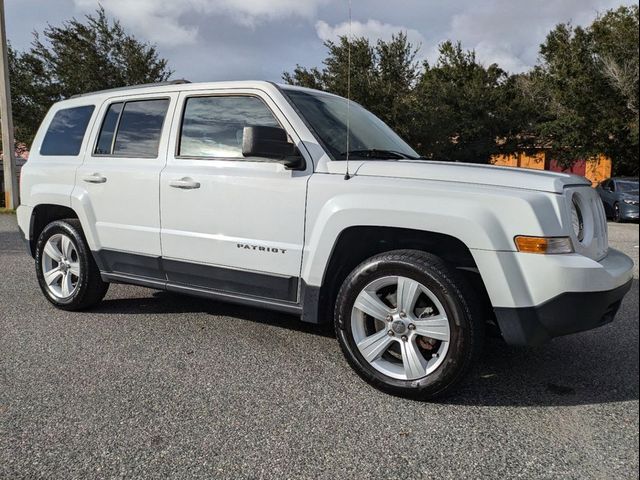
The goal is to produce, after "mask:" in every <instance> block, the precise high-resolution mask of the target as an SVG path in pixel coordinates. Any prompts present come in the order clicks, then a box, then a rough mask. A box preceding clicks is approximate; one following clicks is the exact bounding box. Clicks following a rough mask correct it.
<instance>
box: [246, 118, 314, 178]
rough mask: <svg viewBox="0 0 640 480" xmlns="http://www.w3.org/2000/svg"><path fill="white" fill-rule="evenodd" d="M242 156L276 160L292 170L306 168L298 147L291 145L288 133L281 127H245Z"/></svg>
mask: <svg viewBox="0 0 640 480" xmlns="http://www.w3.org/2000/svg"><path fill="white" fill-rule="evenodd" d="M242 155H243V156H244V157H260V158H271V159H275V160H278V161H279V162H281V163H283V164H284V165H285V166H286V167H287V168H290V169H300V168H303V166H304V160H303V159H302V156H301V155H300V153H299V152H298V151H297V149H296V147H295V146H294V145H293V144H292V143H289V139H288V137H287V132H286V131H285V130H284V129H282V128H279V127H267V126H250V127H244V130H243V132H242Z"/></svg>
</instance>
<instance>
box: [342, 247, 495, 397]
mask: <svg viewBox="0 0 640 480" xmlns="http://www.w3.org/2000/svg"><path fill="white" fill-rule="evenodd" d="M479 312H481V309H480V308H478V302H477V301H476V299H475V295H474V293H473V291H472V290H471V288H470V287H469V286H468V284H467V283H466V281H465V279H464V278H463V277H462V276H461V275H460V273H459V272H458V271H456V270H455V269H454V268H451V267H449V266H448V265H447V264H445V263H444V262H443V261H442V260H441V259H440V258H438V257H436V256H434V255H431V254H428V253H425V252H421V251H416V250H396V251H392V252H387V253H383V254H380V255H376V256H374V257H372V258H370V259H368V260H366V261H364V262H363V263H362V264H360V265H359V266H358V267H356V268H355V270H353V272H351V274H350V275H349V276H348V277H347V278H346V280H345V281H344V283H343V285H342V287H341V289H340V292H339V294H338V297H337V300H336V307H335V316H334V323H335V329H336V335H337V338H338V341H339V343H340V347H341V348H342V351H343V353H344V355H345V357H346V358H347V361H348V362H349V364H350V365H351V366H352V367H353V368H354V370H355V371H356V372H357V373H358V374H359V375H360V376H361V377H362V378H363V379H364V380H366V381H367V382H368V383H370V384H371V385H373V386H374V387H376V388H378V389H380V390H382V391H385V392H388V393H391V394H395V395H400V396H403V397H409V398H417V399H431V398H435V397H437V396H442V395H444V394H446V393H448V392H450V391H451V390H452V389H453V388H454V387H455V386H456V384H457V383H458V382H459V381H460V380H461V379H462V378H463V377H464V375H465V374H466V373H467V372H468V370H469V368H470V367H471V366H472V365H473V364H474V362H475V360H476V358H477V357H478V355H479V353H480V350H481V346H482V342H483V339H484V322H483V319H482V318H481V315H480V314H479Z"/></svg>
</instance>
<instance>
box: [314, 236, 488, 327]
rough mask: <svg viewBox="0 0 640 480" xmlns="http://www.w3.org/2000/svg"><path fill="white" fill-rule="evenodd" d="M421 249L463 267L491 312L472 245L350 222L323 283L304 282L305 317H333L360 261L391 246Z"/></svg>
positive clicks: (323, 319) (338, 240) (320, 320)
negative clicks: (339, 296) (346, 281)
mask: <svg viewBox="0 0 640 480" xmlns="http://www.w3.org/2000/svg"><path fill="white" fill-rule="evenodd" d="M401 249H409V250H420V251H424V252H428V253H432V254H434V255H436V256H438V257H440V258H442V259H443V260H444V261H445V262H447V263H448V264H450V265H452V266H454V267H455V268H457V269H458V270H460V271H461V272H462V273H463V274H464V276H465V278H467V280H468V281H469V282H470V283H471V284H472V286H473V288H474V289H475V290H476V291H477V292H478V297H480V300H481V301H482V302H483V305H484V307H485V309H486V312H487V314H488V315H492V314H493V310H492V308H491V301H490V300H489V295H488V293H487V290H486V287H485V285H484V282H483V280H482V278H481V276H480V273H479V271H478V267H477V265H476V262H475V260H474V258H473V255H472V253H471V250H470V249H469V247H468V246H467V245H466V244H465V243H464V242H463V241H461V240H460V239H458V238H456V237H454V236H451V235H447V234H443V233H438V232H431V231H424V230H416V229H410V228H400V227H386V226H351V227H348V228H345V229H344V230H342V231H341V232H340V234H339V235H338V237H337V238H336V240H335V242H334V245H333V248H332V250H331V254H330V255H329V259H328V261H327V263H326V265H325V268H324V273H323V276H322V282H321V286H320V287H310V286H307V285H305V289H304V296H303V309H304V313H303V320H305V321H308V322H312V323H326V322H328V321H330V318H331V313H332V306H333V303H334V301H335V299H336V297H337V294H338V291H339V289H340V286H341V285H342V283H343V281H344V279H345V278H346V277H347V275H348V274H349V273H350V272H351V271H352V270H353V269H354V268H355V267H356V266H357V265H359V264H360V263H361V262H363V261H364V260H366V259H367V258H370V257H372V256H374V255H377V254H379V253H383V252H387V251H392V250H401Z"/></svg>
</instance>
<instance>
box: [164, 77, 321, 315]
mask: <svg viewBox="0 0 640 480" xmlns="http://www.w3.org/2000/svg"><path fill="white" fill-rule="evenodd" d="M178 109H179V111H180V113H181V115H180V118H181V121H180V122H176V125H175V126H174V129H173V131H172V133H171V143H170V145H169V153H168V159H167V166H166V168H165V169H164V170H163V172H162V175H161V180H160V203H161V212H162V230H161V232H162V233H161V239H162V256H163V266H164V269H165V272H166V274H167V278H168V280H169V281H170V282H172V283H174V284H181V285H185V286H186V285H190V286H195V287H200V288H205V289H211V290H216V291H222V292H229V293H233V294H243V295H252V296H257V297H263V298H269V299H276V300H282V301H287V302H295V301H296V300H297V295H298V278H299V276H300V268H301V262H302V247H303V241H304V217H305V199H306V190H307V181H308V179H309V176H310V175H311V173H312V171H313V163H312V162H311V161H310V159H306V160H307V161H306V165H307V166H306V170H305V171H292V170H287V169H286V168H285V167H284V166H283V165H282V164H281V163H279V162H277V161H275V160H269V159H259V158H243V156H242V130H243V128H244V127H245V126H247V125H264V126H278V127H282V128H284V129H285V130H286V131H287V133H288V135H289V137H290V139H291V140H292V141H293V143H296V144H298V142H299V138H298V137H297V135H296V132H295V131H294V130H293V128H292V127H291V125H290V124H289V123H288V121H287V119H286V118H285V117H284V116H283V115H282V113H281V112H280V110H279V109H278V107H277V105H276V104H275V103H274V102H273V100H272V99H271V98H270V97H269V96H268V95H267V94H266V93H264V92H262V91H260V90H256V89H243V90H225V91H220V92H217V91H200V92H184V93H182V94H181V96H180V99H179V106H178Z"/></svg>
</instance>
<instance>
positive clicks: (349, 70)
mask: <svg viewBox="0 0 640 480" xmlns="http://www.w3.org/2000/svg"><path fill="white" fill-rule="evenodd" d="M348 1H349V37H348V41H347V154H346V159H345V161H346V164H347V165H346V167H347V168H346V171H345V174H344V179H345V180H349V179H350V178H351V175H349V150H350V149H351V146H350V145H349V140H350V138H349V137H350V135H351V0H348Z"/></svg>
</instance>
